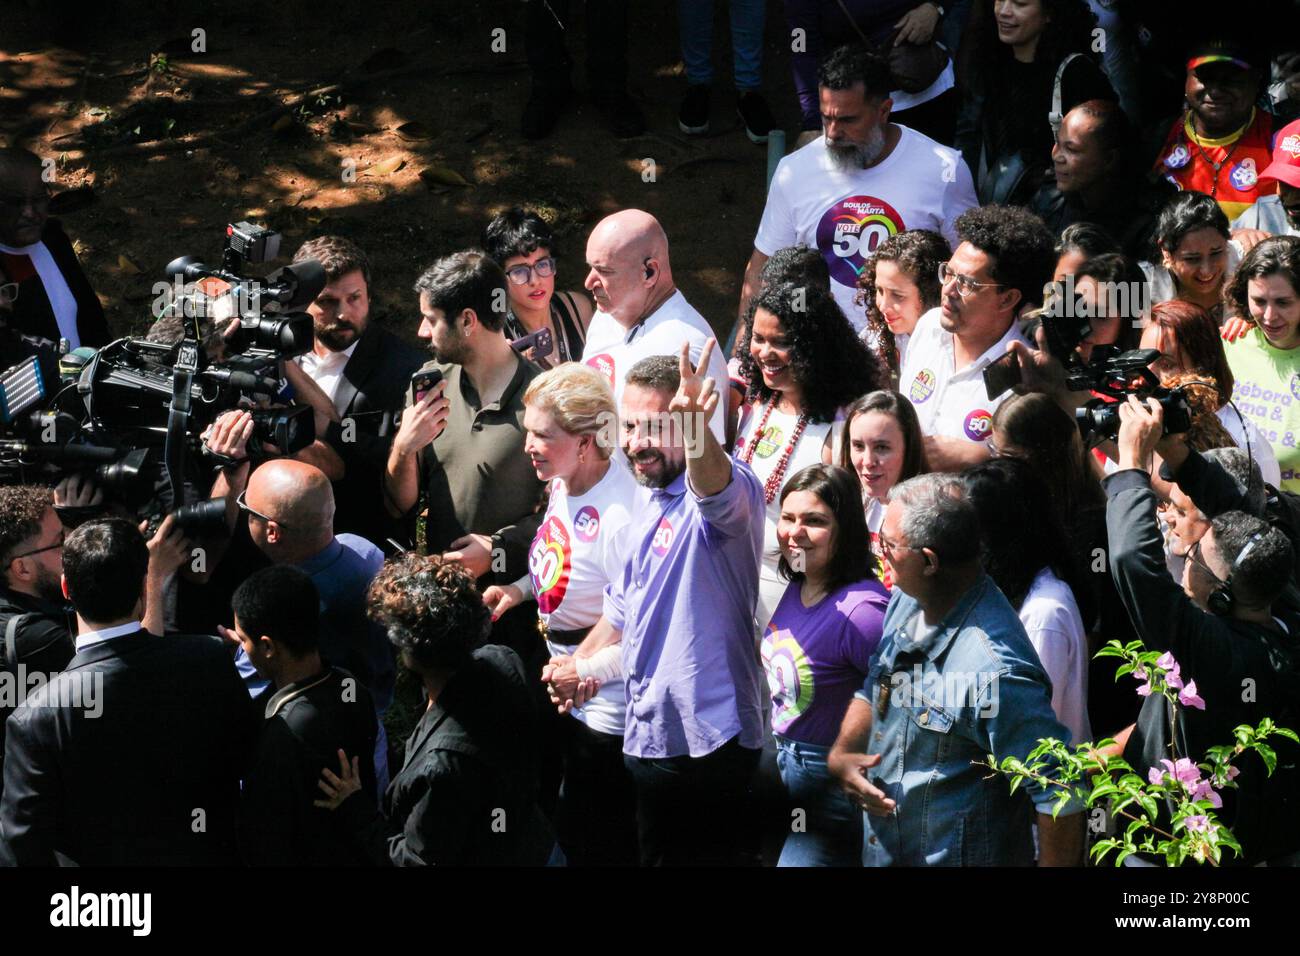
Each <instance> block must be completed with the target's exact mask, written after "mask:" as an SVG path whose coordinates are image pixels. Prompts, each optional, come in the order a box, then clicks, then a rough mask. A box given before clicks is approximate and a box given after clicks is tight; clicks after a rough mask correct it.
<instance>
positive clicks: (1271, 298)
mask: <svg viewBox="0 0 1300 956" xmlns="http://www.w3.org/2000/svg"><path fill="white" fill-rule="evenodd" d="M1223 298H1224V300H1225V302H1226V304H1227V309H1228V311H1229V312H1230V313H1232V314H1235V315H1239V316H1242V317H1245V316H1250V318H1251V320H1252V321H1253V322H1254V323H1255V327H1254V328H1253V329H1252V330H1251V331H1250V332H1248V333H1247V334H1246V335H1245V336H1244V337H1242V338H1240V339H1238V340H1237V341H1236V342H1233V343H1232V344H1231V345H1229V346H1228V348H1227V354H1228V364H1229V365H1230V366H1231V367H1232V371H1233V374H1234V375H1235V376H1236V378H1237V383H1238V385H1237V393H1238V395H1239V396H1240V397H1241V399H1242V402H1241V405H1242V410H1243V411H1244V412H1245V413H1246V414H1247V415H1248V416H1250V418H1251V419H1252V420H1253V421H1254V422H1255V424H1257V425H1258V426H1259V429H1260V431H1262V432H1264V434H1265V435H1266V436H1267V438H1268V441H1269V443H1270V445H1271V446H1272V448H1273V450H1274V451H1275V452H1276V453H1277V458H1278V462H1279V464H1280V465H1281V466H1282V471H1281V476H1280V477H1281V482H1282V483H1281V484H1277V483H1276V482H1273V484H1274V485H1275V487H1277V488H1280V489H1281V490H1283V491H1295V492H1300V473H1298V472H1300V447H1298V446H1300V442H1298V441H1297V439H1300V400H1297V397H1296V396H1297V395H1300V239H1298V238H1296V237H1295V236H1274V237H1273V238H1271V239H1265V240H1264V241H1263V242H1261V243H1260V244H1259V245H1257V246H1255V247H1254V248H1253V249H1251V250H1250V252H1248V253H1247V254H1246V257H1245V258H1244V259H1242V261H1241V265H1240V267H1238V269H1237V272H1236V274H1235V275H1234V276H1233V278H1232V281H1231V282H1229V284H1228V286H1227V288H1226V289H1225V290H1224V294H1223ZM1247 398H1249V401H1247ZM1261 467H1262V461H1261ZM1264 480H1265V481H1271V479H1270V478H1269V477H1268V476H1267V475H1265V476H1264Z"/></svg>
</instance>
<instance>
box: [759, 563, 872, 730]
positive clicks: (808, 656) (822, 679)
mask: <svg viewBox="0 0 1300 956" xmlns="http://www.w3.org/2000/svg"><path fill="white" fill-rule="evenodd" d="M888 604H889V592H888V591H886V590H885V588H884V587H883V586H882V585H881V584H880V582H879V581H875V580H871V579H868V580H865V581H857V582H854V583H853V584H849V585H845V586H844V587H842V588H840V589H839V590H838V591H834V592H832V593H831V594H828V595H827V596H826V597H824V598H822V599H821V600H820V601H818V602H817V603H816V604H814V605H813V606H812V607H804V606H803V600H802V599H801V598H800V596H799V582H797V581H793V582H791V583H790V586H789V587H787V588H786V589H785V594H784V595H782V597H781V603H780V604H778V605H777V606H776V613H775V614H773V615H772V621H771V623H770V624H768V626H767V633H766V634H764V635H763V652H762V653H763V669H764V671H766V673H767V685H768V689H769V690H770V691H771V694H772V730H774V731H775V732H776V733H778V734H780V735H781V736H782V737H789V738H790V739H791V740H797V741H800V742H802V743H807V744H816V745H818V746H821V747H829V746H830V745H831V744H833V743H835V738H836V736H837V735H838V734H839V731H840V722H841V721H842V720H843V719H844V713H845V711H847V710H848V708H849V701H851V700H852V699H853V694H854V692H855V691H857V690H858V688H860V687H861V686H862V682H863V680H865V679H866V676H867V670H868V667H869V665H870V663H871V656H872V655H873V654H874V653H875V652H876V645H878V644H879V643H880V634H881V626H882V624H883V623H884V620H885V608H886V606H887V605H888Z"/></svg>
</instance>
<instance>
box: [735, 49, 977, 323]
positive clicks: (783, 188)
mask: <svg viewBox="0 0 1300 956" xmlns="http://www.w3.org/2000/svg"><path fill="white" fill-rule="evenodd" d="M891 86H892V81H891V79H890V73H889V63H888V61H887V60H886V59H885V58H884V57H883V56H880V55H879V54H877V53H875V52H872V51H868V50H865V49H862V48H861V47H851V46H845V47H841V48H840V49H838V50H836V51H835V52H834V53H832V54H831V55H830V56H829V57H827V58H826V60H825V61H824V62H823V63H822V66H821V71H820V74H819V76H818V94H819V101H820V108H821V114H822V129H823V130H824V131H825V135H824V136H823V137H822V138H820V139H816V140H813V141H812V142H811V143H808V144H807V145H806V146H804V147H802V148H801V149H797V150H795V151H794V152H793V153H791V154H790V155H788V156H786V157H785V158H784V159H783V160H781V163H780V165H779V166H777V169H776V175H775V176H774V177H773V179H772V185H771V188H770V189H769V190H768V194H767V206H766V208H765V209H764V210H763V219H762V221H761V222H760V223H759V226H758V234H757V235H756V236H755V237H754V253H753V255H752V256H750V259H749V265H748V267H747V268H746V269H745V283H744V286H743V288H742V290H741V295H740V321H741V322H742V323H743V322H744V321H745V314H746V312H747V310H748V308H749V302H750V299H751V298H752V297H753V295H754V294H755V293H756V292H757V290H758V286H759V273H760V272H761V271H762V268H763V264H764V263H765V262H767V260H768V257H769V256H771V255H772V253H774V252H776V250H778V249H784V248H786V247H787V246H797V245H803V246H810V247H813V248H816V249H817V250H818V251H819V252H821V254H822V256H823V257H824V258H825V259H826V264H827V266H828V267H829V269H830V274H831V290H832V291H833V292H834V294H835V300H836V301H837V302H838V303H839V304H840V308H841V309H843V310H844V314H845V315H846V316H847V317H848V318H849V321H850V322H852V323H853V326H854V328H856V329H858V330H859V331H861V330H862V329H863V328H864V327H865V326H866V321H867V316H866V310H865V309H864V308H863V307H862V306H859V305H857V304H855V303H854V301H853V300H854V298H855V296H856V295H857V291H858V288H857V282H858V275H859V274H860V273H861V272H862V269H863V266H864V265H865V264H866V261H867V260H868V259H869V258H871V256H872V254H874V253H875V251H876V248H877V247H878V246H879V245H880V243H881V242H883V241H884V240H886V239H888V238H889V237H890V236H894V235H897V234H898V233H900V232H903V231H904V230H907V229H930V230H933V231H934V232H938V233H942V234H943V236H944V237H945V238H946V239H947V240H948V241H949V242H950V243H952V244H953V245H954V246H955V245H956V243H957V233H956V229H955V227H954V223H955V222H956V220H957V217H958V216H959V215H961V214H962V213H963V212H965V211H966V210H967V209H970V208H971V207H972V206H975V205H976V200H975V185H974V182H973V181H972V179H971V174H970V170H969V169H968V168H967V167H966V163H965V162H964V161H963V160H962V158H961V154H960V153H958V152H957V150H955V149H951V148H949V147H947V146H944V145H942V144H940V143H937V142H935V141H934V140H932V139H930V138H929V137H928V136H923V135H922V134H920V133H918V132H916V131H915V130H912V129H909V128H907V127H906V126H900V125H898V124H897V123H891V122H890V121H889V115H890V109H891V108H892V106H893V102H892V101H891V100H890V98H889V91H890V87H891ZM740 338H741V337H740V336H739V335H738V336H737V341H740Z"/></svg>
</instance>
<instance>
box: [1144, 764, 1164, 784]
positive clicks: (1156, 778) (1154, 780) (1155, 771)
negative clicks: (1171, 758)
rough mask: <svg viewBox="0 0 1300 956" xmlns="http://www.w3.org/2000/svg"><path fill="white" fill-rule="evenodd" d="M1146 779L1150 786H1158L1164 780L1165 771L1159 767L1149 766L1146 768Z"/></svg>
mask: <svg viewBox="0 0 1300 956" xmlns="http://www.w3.org/2000/svg"><path fill="white" fill-rule="evenodd" d="M1166 762H1167V761H1166ZM1147 779H1148V780H1149V781H1151V786H1153V787H1158V786H1160V785H1161V784H1162V783H1164V782H1165V772H1164V771H1163V770H1162V769H1160V768H1159V767H1150V768H1148V770H1147Z"/></svg>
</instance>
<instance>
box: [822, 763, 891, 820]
mask: <svg viewBox="0 0 1300 956" xmlns="http://www.w3.org/2000/svg"><path fill="white" fill-rule="evenodd" d="M879 763H880V754H872V755H871V756H867V755H866V754H845V755H844V756H843V758H842V759H841V762H840V764H839V766H838V768H837V770H836V773H837V775H838V776H839V778H840V788H841V789H842V790H843V791H844V793H845V795H846V796H848V798H849V802H850V803H852V804H853V805H854V806H856V807H859V808H860V809H862V810H865V811H866V812H867V813H870V814H871V815H872V816H873V817H887V816H889V815H890V814H891V813H893V812H894V810H895V808H896V807H897V806H898V804H897V802H895V801H893V800H891V799H889V798H888V797H887V796H885V792H884V791H883V790H881V789H880V788H879V787H877V786H876V785H875V784H873V783H872V782H871V780H870V779H869V778H868V776H867V771H868V770H870V769H871V768H872V767H875V766H877V765H878V764H879Z"/></svg>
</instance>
